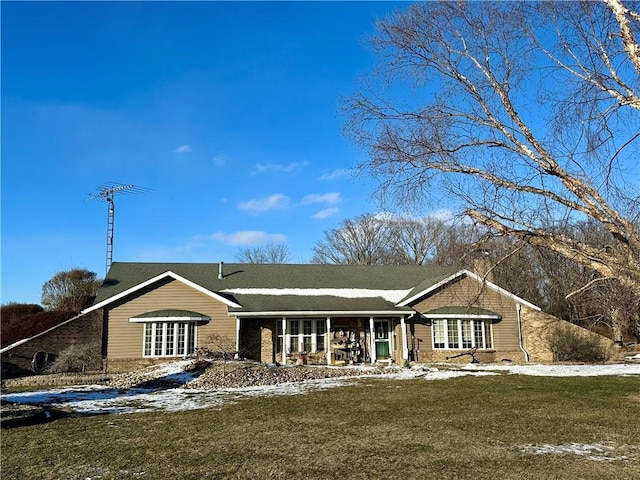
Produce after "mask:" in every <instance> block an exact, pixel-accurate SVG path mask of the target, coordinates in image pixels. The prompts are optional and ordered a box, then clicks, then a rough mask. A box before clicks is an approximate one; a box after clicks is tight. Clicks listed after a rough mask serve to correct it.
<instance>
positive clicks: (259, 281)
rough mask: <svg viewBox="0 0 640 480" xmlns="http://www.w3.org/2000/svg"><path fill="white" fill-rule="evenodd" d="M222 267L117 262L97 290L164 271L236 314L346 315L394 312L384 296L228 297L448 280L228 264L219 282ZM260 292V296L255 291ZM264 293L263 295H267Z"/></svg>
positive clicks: (375, 270)
mask: <svg viewBox="0 0 640 480" xmlns="http://www.w3.org/2000/svg"><path fill="white" fill-rule="evenodd" d="M218 268H219V264H218V263H128V262H114V263H113V264H112V265H111V268H110V269H109V272H108V273H107V277H106V278H105V280H104V282H103V285H102V287H101V288H100V290H99V291H98V294H97V298H96V302H95V303H100V302H103V301H105V300H108V299H109V298H111V297H113V296H115V295H118V294H121V293H123V292H125V291H127V290H128V289H130V288H133V287H135V286H137V285H140V284H141V283H144V282H146V281H148V280H150V279H152V278H154V277H157V276H159V275H162V274H164V273H166V272H169V271H170V272H173V273H175V274H177V275H179V276H181V277H183V278H185V279H187V280H189V281H191V282H193V283H195V284H197V285H199V286H200V287H203V288H205V289H207V290H209V291H211V292H214V293H216V294H218V295H221V296H224V297H227V298H231V299H232V300H233V301H234V302H237V303H239V304H240V305H242V306H243V308H242V309H232V310H234V311H244V312H246V311H263V312H264V311H324V310H331V311H348V310H352V311H353V310H369V311H384V310H394V309H396V308H395V307H394V302H392V301H389V299H386V300H385V299H383V298H381V297H372V298H343V297H340V296H333V294H331V293H328V294H327V295H324V296H307V295H303V296H300V295H271V294H269V293H268V294H266V295H265V294H263V295H256V294H247V293H246V292H240V291H238V292H237V293H230V291H231V292H233V291H234V290H238V289H247V288H249V289H256V288H262V289H264V288H269V289H285V288H288V289H291V288H296V289H301V288H304V289H319V288H322V289H368V290H406V291H407V292H408V291H410V290H411V291H413V290H415V287H416V286H417V285H421V286H424V285H434V284H436V283H438V282H439V281H441V280H443V279H444V278H446V277H448V276H450V275H451V274H452V273H453V271H452V270H451V269H448V270H441V269H434V268H431V267H424V266H415V265H317V264H242V263H225V264H224V265H223V273H224V278H223V279H221V280H220V279H218ZM256 293H258V292H256ZM263 293H264V292H263Z"/></svg>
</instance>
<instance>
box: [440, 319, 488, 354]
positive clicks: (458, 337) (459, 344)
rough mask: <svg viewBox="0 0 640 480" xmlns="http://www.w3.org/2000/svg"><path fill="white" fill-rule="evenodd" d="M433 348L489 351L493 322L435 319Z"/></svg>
mask: <svg viewBox="0 0 640 480" xmlns="http://www.w3.org/2000/svg"><path fill="white" fill-rule="evenodd" d="M431 330H432V332H433V348H434V349H438V348H445V349H450V350H451V349H459V350H467V349H470V348H480V349H488V348H492V343H491V321H490V320H482V319H466V318H448V319H434V320H433V321H432V327H431Z"/></svg>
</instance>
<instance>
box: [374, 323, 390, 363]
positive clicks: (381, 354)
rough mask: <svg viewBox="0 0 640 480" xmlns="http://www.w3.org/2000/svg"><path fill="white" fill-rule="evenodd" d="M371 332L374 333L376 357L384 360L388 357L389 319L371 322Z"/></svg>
mask: <svg viewBox="0 0 640 480" xmlns="http://www.w3.org/2000/svg"><path fill="white" fill-rule="evenodd" d="M373 333H374V335H375V337H374V338H375V344H376V359H377V360H386V359H388V358H389V351H390V350H391V349H390V347H389V320H376V321H374V322H373Z"/></svg>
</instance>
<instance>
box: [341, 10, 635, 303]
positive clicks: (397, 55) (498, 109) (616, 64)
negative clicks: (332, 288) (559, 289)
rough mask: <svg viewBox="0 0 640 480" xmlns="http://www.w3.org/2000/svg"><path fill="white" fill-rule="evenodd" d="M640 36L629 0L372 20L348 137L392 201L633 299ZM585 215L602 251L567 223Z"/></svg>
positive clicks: (348, 105)
mask: <svg viewBox="0 0 640 480" xmlns="http://www.w3.org/2000/svg"><path fill="white" fill-rule="evenodd" d="M639 38H640V14H639V13H638V4H637V3H635V2H634V3H631V2H628V3H627V2H623V1H622V0H603V1H599V2H594V1H573V2H541V3H538V2H468V3H467V2H462V1H461V2H424V3H420V4H415V5H411V6H409V7H408V8H406V9H405V10H402V11H397V12H395V13H394V14H393V15H391V16H390V17H388V18H386V19H384V20H382V21H380V22H378V24H377V30H376V33H375V35H374V36H373V37H372V39H371V44H372V46H373V48H374V50H375V51H376V52H377V53H378V55H379V57H380V59H381V66H380V68H379V69H378V70H376V71H375V72H374V73H373V74H372V75H371V76H370V77H368V79H367V81H366V83H363V86H362V89H361V90H360V91H359V93H357V94H355V95H354V96H353V97H351V98H350V99H348V100H347V101H346V102H345V104H344V106H345V112H346V114H347V123H346V130H347V133H348V134H349V135H351V136H352V137H353V139H354V140H355V141H357V142H359V143H360V144H361V145H362V146H363V147H364V148H365V149H366V150H367V151H368V157H367V160H366V161H365V162H363V164H362V165H361V167H362V169H363V170H364V171H365V172H368V173H370V174H372V175H373V176H374V177H376V178H377V179H378V181H379V183H378V184H379V189H378V192H377V193H379V194H380V197H381V199H382V200H383V201H385V202H387V201H392V202H397V203H398V204H403V202H421V201H424V200H425V199H429V200H430V201H442V200H445V201H446V202H448V203H449V204H450V205H456V206H459V208H460V211H462V212H464V214H466V215H467V216H468V217H469V218H470V219H471V220H472V221H473V222H475V223H477V224H481V225H483V226H485V227H486V228H488V229H490V231H491V232H493V233H494V234H496V235H504V236H510V237H513V238H514V239H517V240H520V241H522V242H525V243H527V244H529V245H532V246H534V247H539V248H544V249H547V250H549V251H551V252H555V253H556V254H559V255H561V256H562V257H563V258H567V259H569V260H571V261H574V262H577V263H578V264H580V265H583V266H584V267H586V268H589V269H591V270H593V271H594V272H596V273H597V275H596V278H594V279H593V280H592V281H590V282H589V283H588V284H587V285H584V286H582V287H581V288H590V287H597V286H598V285H599V284H605V283H608V282H616V283H619V284H620V285H621V286H623V287H624V288H626V289H627V290H629V291H631V292H632V294H633V295H636V296H637V297H640V228H639V223H638V218H639V217H638V215H639V208H638V205H640V203H639V202H638V200H639V199H640V198H639V194H638V190H639V188H638V185H639V177H640V171H639V170H640V169H639V168H638V158H639V157H638V153H639V143H640V140H639V138H640V122H639V118H640V47H639V45H638V39H639ZM410 204H411V203H410ZM588 220H589V221H595V222H597V223H598V224H600V225H602V227H603V228H604V229H605V230H606V231H607V232H608V236H609V240H610V241H609V243H607V245H605V246H604V247H600V246H594V245H591V244H589V243H586V242H584V241H582V240H581V239H580V238H578V237H575V236H572V235H570V233H567V232H570V229H569V230H568V229H566V228H562V227H564V226H566V225H571V224H572V223H574V222H580V221H588ZM567 293H570V292H567Z"/></svg>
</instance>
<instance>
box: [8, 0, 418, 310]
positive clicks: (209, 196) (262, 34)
mask: <svg viewBox="0 0 640 480" xmlns="http://www.w3.org/2000/svg"><path fill="white" fill-rule="evenodd" d="M403 5H406V4H402V3H400V4H399V3H386V2H353V3H347V2H317V3H316V2H283V3H276V2H260V3H249V2H188V3H182V2H159V3H156V2H153V3H152V2H104V3H103V2H86V3H84V2H83V3H81V2H69V3H57V2H2V12H1V13H2V212H1V213H2V296H1V301H2V302H3V303H6V302H9V301H16V302H29V303H39V301H40V295H41V287H42V284H43V283H44V282H45V281H46V280H48V279H49V278H51V277H52V276H53V275H54V274H55V273H56V272H58V271H61V270H68V269H70V268H73V267H76V266H78V267H83V268H87V269H89V270H93V271H95V272H97V273H98V275H99V276H103V275H104V273H105V272H104V269H105V249H106V217H107V209H106V207H107V205H106V203H105V202H101V201H99V200H90V201H87V197H88V196H89V195H91V194H94V193H97V187H98V186H99V185H103V184H105V183H108V182H117V183H123V184H135V185H137V186H140V187H144V188H146V189H149V191H148V192H147V193H143V194H137V195H120V196H116V215H115V241H114V254H113V259H114V261H167V262H173V261H175V262H192V261H197V262H217V261H219V260H223V261H227V262H230V261H234V260H235V256H236V254H237V252H238V250H239V249H240V248H244V247H253V246H259V245H264V244H266V243H268V242H286V243H287V244H288V245H289V248H290V250H291V260H292V261H293V262H305V261H309V260H310V259H311V256H312V247H313V245H314V243H315V242H316V241H317V240H320V239H321V238H322V236H323V232H324V231H326V230H328V229H331V228H335V227H337V226H338V225H339V224H340V223H341V222H342V221H343V220H344V219H346V218H353V217H354V216H356V215H358V214H361V213H365V212H375V211H377V210H378V208H377V206H376V204H375V202H374V201H373V200H372V197H371V195H372V192H373V189H374V185H373V184H372V182H371V181H370V180H368V179H367V178H366V177H358V176H355V177H354V176H353V174H352V173H351V172H352V170H353V168H354V167H355V166H356V165H357V164H358V163H359V162H360V161H361V160H362V159H363V155H364V153H363V152H361V151H359V150H358V149H357V148H356V147H355V146H354V145H353V144H351V143H350V141H349V140H348V139H346V138H344V137H343V135H342V131H341V129H342V124H343V120H344V119H343V118H342V117H341V116H340V114H339V111H338V105H339V99H340V96H342V95H349V94H350V93H352V92H353V91H355V90H357V88H358V85H359V79H360V77H361V76H362V75H363V74H365V73H367V72H370V71H371V70H372V68H373V66H374V65H375V60H374V58H373V56H372V55H371V53H370V51H369V50H368V48H367V46H366V37H367V35H368V34H371V33H372V32H373V29H374V22H375V20H376V19H378V18H382V17H384V16H385V15H386V14H388V13H390V12H392V10H393V8H394V7H396V6H403Z"/></svg>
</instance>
